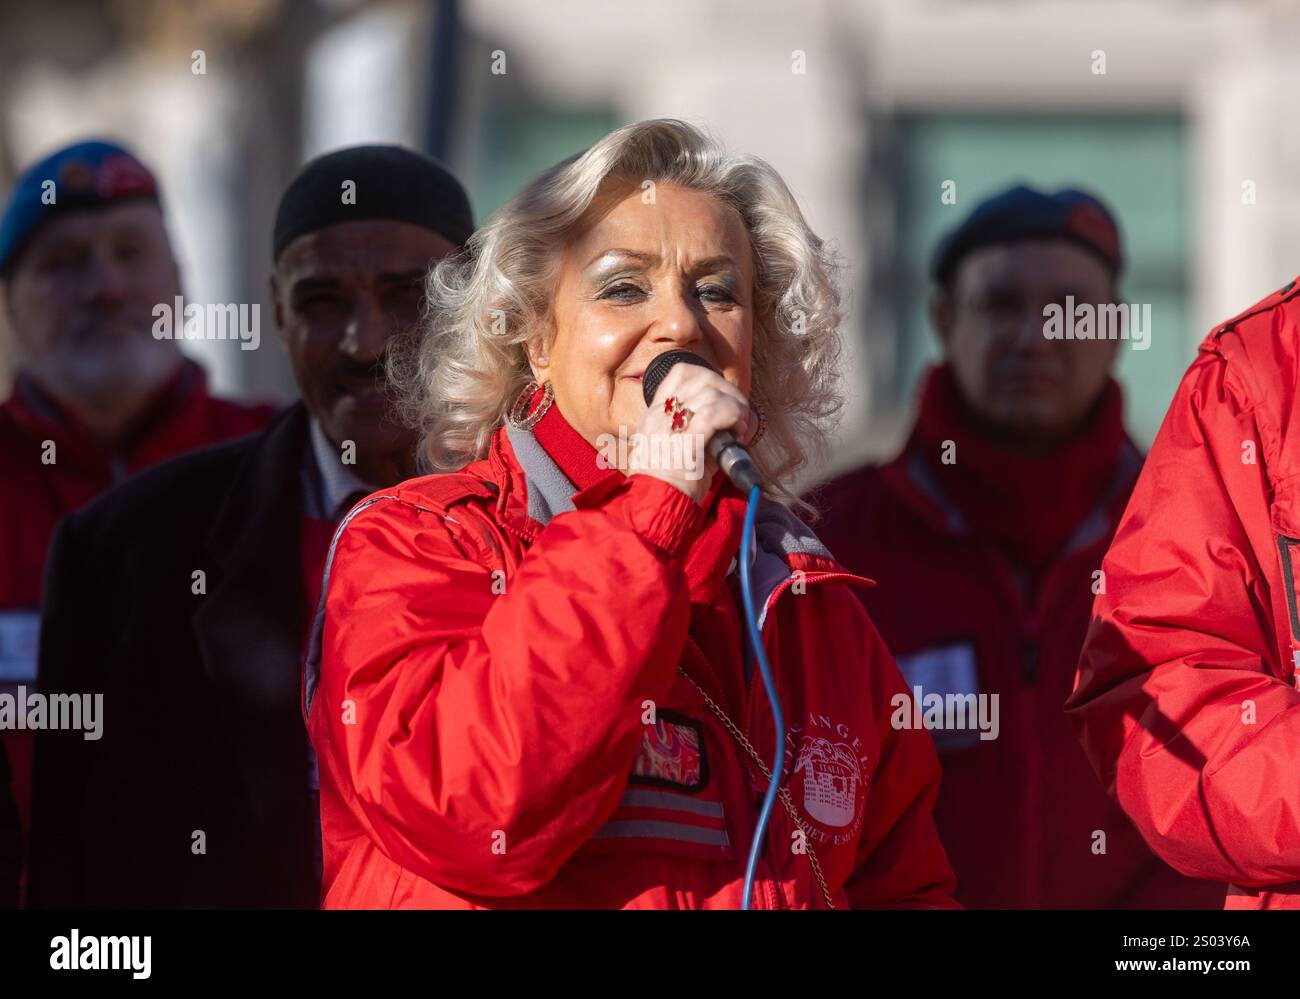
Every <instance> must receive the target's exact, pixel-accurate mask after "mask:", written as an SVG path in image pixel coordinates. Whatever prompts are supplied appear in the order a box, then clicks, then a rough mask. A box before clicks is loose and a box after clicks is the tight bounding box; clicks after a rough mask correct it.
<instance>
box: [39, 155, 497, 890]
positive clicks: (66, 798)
mask: <svg viewBox="0 0 1300 999" xmlns="http://www.w3.org/2000/svg"><path fill="white" fill-rule="evenodd" d="M472 231H473V222H472V218H471V214H470V208H469V201H468V197H467V196H466V194H465V191H464V189H463V188H462V187H461V185H460V184H459V183H458V182H457V181H456V179H455V178H454V177H452V176H451V174H449V173H448V172H447V171H446V170H444V169H443V168H442V167H441V166H440V165H438V164H437V163H435V162H434V161H433V160H431V159H429V158H427V157H425V156H423V155H421V154H419V153H415V152H412V151H410V150H406V149H402V148H399V147H396V146H359V147H355V148H350V149H344V150H340V151H338V152H335V153H331V154H329V155H327V156H323V157H321V158H319V159H317V160H314V161H312V162H311V163H309V164H308V165H307V166H306V167H304V168H303V170H302V171H301V172H300V173H299V174H298V176H297V177H296V178H295V179H294V181H293V182H292V183H291V184H290V186H289V188H288V189H287V191H286V192H285V194H284V196H283V198H282V199H281V202H280V206H279V210H278V212H277V216H276V220H275V231H274V239H273V244H274V245H273V252H274V259H275V271H274V275H273V276H272V278H271V293H272V298H273V300H274V305H275V322H276V326H277V328H278V329H279V331H280V333H281V335H282V337H283V342H284V345H285V347H286V349H287V351H288V353H289V357H290V359H291V361H292V365H293V371H294V377H295V380H296V381H297V383H298V388H299V390H300V391H301V394H302V401H301V402H299V403H297V404H295V405H294V406H292V407H290V408H289V409H288V410H286V411H285V412H284V413H282V414H281V415H280V416H279V417H278V418H277V419H276V420H275V422H274V423H272V424H271V426H270V427H268V428H267V429H266V430H265V431H263V432H262V433H261V434H258V435H257V436H255V437H251V438H248V439H247V440H243V441H238V442H234V443H231V444H226V445H222V446H220V447H215V448H210V449H207V450H205V451H203V452H201V453H198V454H194V455H189V456H186V457H184V458H181V459H178V460H176V461H173V462H168V463H166V464H164V465H163V466H162V467H160V468H157V469H155V470H153V471H152V472H150V473H149V474H147V475H144V476H141V477H140V478H138V479H137V480H135V481H134V482H131V483H129V484H127V485H126V486H125V487H123V488H121V489H118V490H114V491H113V492H112V493H110V494H109V495H107V496H105V497H104V498H103V499H101V500H100V501H99V502H97V503H95V504H94V505H93V506H91V507H90V508H88V509H87V510H85V511H84V512H82V513H79V514H76V515H75V516H73V517H71V518H69V519H68V520H67V521H66V522H65V523H64V525H63V527H62V528H61V529H60V531H59V533H58V535H57V536H56V538H55V541H54V544H53V548H52V552H51V557H50V572H49V576H48V582H47V588H46V627H45V628H44V629H43V630H42V635H41V647H40V685H41V690H42V692H43V693H58V692H94V693H102V694H103V700H104V711H105V714H106V723H105V729H104V734H103V737H102V738H101V739H100V740H98V741H85V740H83V739H82V738H81V734H80V733H77V732H42V733H41V734H40V735H39V736H38V739H37V749H36V773H35V789H34V796H33V821H32V827H33V828H32V851H31V853H32V862H31V885H30V890H29V893H28V902H29V905H31V906H34V907H92V908H102V907H110V908H111V907H158V908H176V907H205V908H206V907H235V908H268V907H293V908H315V907H316V906H317V905H318V903H319V889H320V865H321V858H320V852H319V851H320V825H319V817H318V805H317V795H316V783H315V763H314V758H313V757H312V755H311V751H310V745H309V742H308V739H307V733H306V729H305V727H304V725H303V719H302V711H301V701H300V699H299V690H300V688H299V683H300V664H301V661H302V645H303V638H304V635H305V634H306V631H307V627H308V625H309V623H310V619H311V616H312V614H313V613H314V610H315V607H316V603H317V599H318V595H319V589H320V582H321V573H322V570H323V567H324V564H325V556H326V551H327V549H328V546H329V542H330V539H331V537H332V535H333V531H334V528H335V526H336V524H337V523H338V521H339V520H340V519H341V517H342V516H343V514H344V513H346V512H347V510H348V509H349V508H350V506H352V505H353V504H354V503H355V502H356V501H357V500H358V499H360V498H361V497H362V496H364V495H365V494H366V493H368V492H371V491H373V490H375V489H377V488H380V487H385V486H390V485H393V484H395V483H396V482H398V481H400V480H401V479H404V478H408V477H410V476H411V475H413V474H414V473H415V470H416V469H415V457H416V455H415V451H416V441H417V435H416V433H415V432H414V431H413V430H411V429H409V428H407V427H405V426H403V425H401V424H400V422H399V421H398V420H397V419H396V418H395V417H394V416H393V415H392V414H391V412H390V405H389V392H388V391H387V390H388V386H387V385H386V383H385V359H386V355H387V352H388V350H389V347H390V344H391V343H392V342H393V340H394V338H395V337H397V336H401V335H406V334H410V333H413V332H414V331H416V330H417V328H418V324H419V318H420V312H421V308H422V304H423V299H424V281H425V277H426V274H427V272H428V270H429V268H430V266H431V265H433V264H434V263H436V262H437V261H438V260H439V259H441V258H442V257H444V256H446V255H448V254H451V253H455V252H457V251H458V250H459V249H460V248H461V247H462V245H463V244H464V243H465V241H466V240H467V239H468V238H469V236H470V234H471V232H472ZM106 594H112V597H111V598H109V597H107V596H106Z"/></svg>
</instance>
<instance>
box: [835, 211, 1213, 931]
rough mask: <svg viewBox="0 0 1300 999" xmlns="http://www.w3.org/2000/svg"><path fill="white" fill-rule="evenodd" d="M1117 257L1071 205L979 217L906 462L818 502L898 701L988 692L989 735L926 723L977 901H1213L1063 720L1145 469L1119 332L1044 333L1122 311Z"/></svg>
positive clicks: (962, 866)
mask: <svg viewBox="0 0 1300 999" xmlns="http://www.w3.org/2000/svg"><path fill="white" fill-rule="evenodd" d="M1122 264H1123V259H1122V255H1121V248H1120V238H1119V230H1118V227H1117V226H1116V224H1115V221H1114V219H1113V218H1112V216H1111V214H1110V212H1109V211H1107V209H1106V208H1105V207H1104V206H1103V205H1102V204H1101V203H1100V202H1098V201H1097V200H1096V199H1095V198H1092V197H1090V196H1089V195H1086V194H1084V193H1082V192H1079V191H1073V190H1063V191H1059V192H1057V193H1055V194H1043V193H1040V192H1037V191H1034V190H1031V189H1029V188H1027V187H1015V188H1012V189H1010V190H1007V191H1004V192H1002V193H1000V194H998V195H996V196H995V197H992V198H990V199H988V200H987V201H985V202H984V203H982V204H980V205H979V206H978V207H976V208H975V210H974V211H973V212H972V213H971V214H970V216H969V217H968V218H967V219H966V220H965V221H964V222H963V223H962V224H961V225H960V226H958V227H957V228H956V229H955V230H953V231H952V232H951V233H950V234H949V235H948V236H947V237H946V238H945V239H944V240H943V241H942V243H941V244H940V245H939V247H938V249H937V252H936V254H935V256H934V260H933V278H934V280H935V282H936V284H937V292H936V294H935V296H934V300H933V306H932V315H931V318H932V321H933V325H934V328H935V330H936V332H937V333H938V337H939V341H940V344H941V347H942V352H943V363H941V364H940V365H939V366H937V367H935V368H934V369H932V370H931V371H930V372H928V374H927V375H926V377H925V381H924V385H923V387H922V390H921V395H920V407H919V413H918V416H917V420H916V424H915V426H914V427H913V430H912V433H911V436H910V438H909V440H908V442H907V444H906V446H905V447H904V449H903V452H902V454H901V455H899V456H898V457H897V458H896V459H894V460H893V461H892V462H890V463H888V464H886V465H884V466H881V467H874V466H873V467H867V468H863V469H859V470H857V471H854V472H851V473H849V474H848V475H845V476H843V477H842V478H839V479H837V480H836V481H834V482H832V483H831V484H829V485H828V486H827V487H825V488H824V489H823V490H822V491H821V492H820V494H819V495H818V496H817V497H816V499H815V502H816V503H817V505H818V506H819V507H821V508H822V509H823V510H825V512H826V518H825V521H824V523H823V524H822V527H821V530H819V532H818V533H819V534H820V536H821V537H822V539H823V540H824V541H825V542H826V544H827V545H828V546H829V548H830V549H831V551H832V552H833V553H834V554H835V555H836V557H837V558H838V559H839V560H840V561H841V562H843V563H844V564H845V565H846V566H847V567H848V568H849V569H851V570H852V571H854V572H858V573H861V574H862V575H865V576H869V577H871V578H873V579H875V580H876V582H877V586H876V587H875V588H874V589H872V590H870V591H861V596H862V599H863V601H864V603H865V604H866V605H867V608H868V610H869V611H870V613H871V617H872V620H874V621H876V622H877V624H878V626H879V627H880V630H881V632H882V633H883V635H884V637H885V640H886V642H887V643H888V644H889V646H890V648H891V650H892V651H893V653H894V654H895V656H896V657H897V659H898V664H899V667H900V669H902V671H903V673H904V676H905V677H906V678H907V680H908V683H909V687H912V688H913V690H914V691H915V690H916V689H917V688H919V689H920V691H921V698H922V699H923V698H924V697H925V696H926V695H931V694H938V695H940V696H942V697H944V698H945V703H947V701H946V699H947V698H948V697H949V696H950V695H954V696H957V697H962V696H963V695H975V697H976V698H978V697H980V696H984V695H995V696H996V698H997V700H996V701H993V700H992V699H991V698H988V699H986V700H985V701H984V704H985V705H987V708H988V711H989V713H990V714H991V715H992V716H993V717H996V718H997V719H998V722H997V724H996V725H994V726H988V727H986V728H985V729H984V730H983V731H981V730H980V729H978V728H976V727H975V726H974V725H973V724H971V725H967V726H966V727H965V728H961V729H956V728H935V729H934V730H932V735H933V737H934V740H935V744H936V746H937V748H938V749H939V751H940V756H941V760H942V763H943V771H944V773H943V785H942V788H941V790H940V796H939V802H938V804H937V806H936V808H935V820H936V822H937V823H938V826H939V832H940V835H941V837H942V839H943V843H944V846H945V847H946V849H947V851H948V855H949V858H950V860H951V862H952V865H953V869H954V870H955V871H956V874H957V897H958V899H959V901H961V902H963V903H965V904H966V905H968V906H972V907H1007V908H1012V907H1014V908H1022V907H1023V908H1039V907H1065V906H1071V907H1075V906H1077V907H1099V908H1110V907H1143V906H1153V907H1162V906H1170V907H1173V906H1177V907H1191V906H1199V905H1204V906H1209V905H1217V904H1219V903H1220V902H1221V900H1222V896H1223V890H1222V888H1221V887H1220V888H1217V889H1216V887H1215V886H1214V885H1210V884H1207V883H1204V882H1194V881H1191V880H1188V879H1185V878H1182V877H1181V876H1179V875H1177V874H1175V872H1174V871H1173V870H1171V869H1170V868H1168V867H1167V866H1165V865H1164V864H1163V863H1162V862H1161V861H1160V860H1158V859H1157V858H1156V857H1155V856H1154V855H1153V854H1152V853H1151V852H1150V851H1149V850H1148V849H1147V847H1146V846H1145V845H1144V844H1143V842H1142V840H1141V839H1140V838H1139V837H1138V835H1137V834H1136V832H1135V831H1134V829H1133V828H1132V826H1131V825H1130V824H1129V822H1128V820H1127V819H1126V818H1125V817H1124V815H1123V813H1122V812H1120V811H1119V810H1118V809H1117V808H1116V807H1115V806H1114V804H1113V803H1111V802H1110V801H1109V800H1108V799H1107V798H1106V796H1105V794H1104V793H1103V791H1102V788H1101V786H1100V785H1099V784H1098V782H1097V780H1096V779H1095V777H1094V775H1093V773H1092V771H1091V770H1090V769H1089V767H1088V763H1087V760H1086V759H1085V757H1084V755H1083V753H1082V752H1081V750H1080V747H1079V745H1078V743H1077V741H1076V739H1075V737H1074V734H1073V732H1072V730H1071V729H1070V727H1069V725H1068V723H1067V721H1066V718H1065V715H1064V712H1063V709H1062V705H1063V703H1064V701H1065V699H1066V697H1067V696H1068V695H1069V693H1070V690H1071V687H1072V682H1073V676H1074V669H1075V664H1076V662H1077V661H1078V656H1079V649H1080V646H1081V644H1082V641H1083V636H1084V631H1085V629H1086V628H1087V625H1088V617H1089V609H1090V607H1091V605H1092V599H1093V595H1094V594H1095V593H1096V592H1097V587H1098V586H1100V585H1104V580H1103V579H1102V577H1100V575H1099V574H1098V573H1097V570H1098V568H1099V565H1100V561H1101V556H1102V553H1103V552H1104V551H1105V549H1106V546H1107V544H1108V543H1109V540H1110V537H1111V535H1112V533H1113V532H1114V529H1115V524H1116V521H1117V519H1118V517H1119V515H1120V513H1121V511H1122V510H1123V509H1124V505H1125V503H1126V502H1127V499H1128V495H1129V492H1130V491H1131V489H1132V487H1133V482H1134V479H1135V478H1136V476H1137V473H1138V470H1139V468H1140V467H1141V456H1140V455H1139V453H1138V451H1137V450H1136V448H1135V447H1134V446H1133V444H1132V443H1131V441H1130V440H1129V438H1128V436H1127V434H1126V433H1125V430H1124V423H1123V401H1122V397H1121V392H1120V388H1119V386H1118V384H1117V383H1116V382H1115V381H1114V380H1113V379H1112V378H1111V376H1110V372H1111V368H1112V366H1113V365H1114V363H1115V359H1116V355H1117V349H1118V346H1119V343H1120V340H1118V339H1114V338H1100V339H1070V338H1067V337H1065V336H1049V335H1048V332H1047V331H1048V322H1049V317H1050V316H1051V315H1052V314H1053V312H1055V314H1056V316H1057V318H1058V319H1061V318H1063V317H1062V315H1061V310H1064V311H1065V312H1071V313H1072V312H1073V310H1074V309H1076V308H1077V307H1078V306H1081V305H1084V306H1089V307H1092V308H1094V309H1096V308H1097V307H1098V306H1100V305H1102V304H1105V303H1116V302H1118V297H1117V296H1118V286H1117V285H1118V279H1119V275H1120V272H1121V269H1122ZM1071 318H1072V317H1071ZM1095 329H1096V327H1094V330H1095ZM1052 331H1053V332H1055V333H1061V332H1063V331H1062V329H1061V328H1060V325H1059V324H1058V326H1057V327H1056V328H1054V329H1053V330H1052ZM1110 332H1111V334H1112V336H1115V335H1119V334H1121V333H1123V332H1124V331H1123V330H1121V329H1114V330H1111V331H1110ZM923 703H924V701H923ZM967 703H975V702H973V701H970V702H967Z"/></svg>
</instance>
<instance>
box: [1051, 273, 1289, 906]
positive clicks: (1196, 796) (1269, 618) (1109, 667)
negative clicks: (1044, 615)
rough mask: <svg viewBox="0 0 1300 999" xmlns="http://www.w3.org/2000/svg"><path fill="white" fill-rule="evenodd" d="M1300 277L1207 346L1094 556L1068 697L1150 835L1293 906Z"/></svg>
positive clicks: (1182, 865)
mask: <svg viewBox="0 0 1300 999" xmlns="http://www.w3.org/2000/svg"><path fill="white" fill-rule="evenodd" d="M1298 330H1300V288H1297V286H1296V282H1295V281H1292V282H1291V283H1290V284H1288V285H1287V286H1286V287H1285V288H1283V289H1282V290H1281V291H1280V292H1277V293H1276V294H1273V295H1271V296H1269V297H1268V298H1266V299H1264V300H1263V301H1262V302H1260V303H1259V304H1257V305H1255V306H1253V307H1252V308H1250V309H1248V310H1247V311H1246V312H1244V313H1242V314H1241V315H1240V316H1238V317H1237V318H1235V319H1232V320H1229V321H1228V322H1227V323H1225V324H1223V325H1222V326H1220V327H1218V328H1217V329H1215V330H1214V331H1213V332H1211V333H1210V335H1209V336H1208V337H1207V338H1206V339H1205V341H1204V342H1203V343H1202V344H1201V348H1200V352H1199V353H1198V355H1197V357H1196V360H1195V361H1193V362H1192V365H1191V367H1190V368H1189V369H1188V371H1187V374H1186V375H1185V376H1184V378H1183V381H1182V384H1181V386H1180V387H1179V389H1178V393H1177V395H1176V396H1175V397H1174V401H1173V403H1172V404H1171V405H1170V407H1169V412H1168V414H1167V415H1166V417H1165V421H1164V424H1163V425H1162V427H1161V428H1160V433H1159V435H1158V436H1157V437H1156V440H1155V444H1154V445H1153V446H1152V449H1151V455H1150V457H1149V458H1148V459H1147V464H1146V468H1145V469H1144V470H1143V472H1142V477H1141V478H1140V479H1139V480H1138V484H1137V488H1136V490H1135V491H1134V493H1133V500H1132V502H1131V503H1130V505H1129V507H1128V510H1127V511H1126V512H1125V514H1124V519H1123V521H1122V522H1121V524H1120V526H1119V530H1118V532H1117V533H1116V535H1115V543H1114V544H1113V545H1112V546H1111V549H1110V551H1109V553H1108V554H1107V555H1106V560H1105V562H1104V563H1103V564H1102V568H1103V569H1104V571H1105V573H1106V584H1107V585H1106V592H1105V593H1103V594H1100V595H1099V596H1098V598H1097V603H1096V606H1095V608H1094V610H1093V619H1092V625H1091V628H1090V629H1089V632H1088V640H1087V645H1086V647H1085V648H1084V652H1083V657H1082V659H1081V661H1080V665H1079V675H1078V681H1077V689H1076V690H1075V692H1074V695H1073V697H1071V699H1070V703H1069V705H1068V708H1069V711H1070V714H1071V716H1072V718H1073V720H1074V722H1075V724H1076V726H1077V728H1078V730H1079V733H1080V735H1081V737H1082V739H1083V744H1084V747H1085V748H1086V750H1087V752H1088V755H1089V757H1090V758H1091V760H1092V763H1093V766H1095V767H1096V769H1097V772H1098V773H1099V774H1100V775H1101V779H1102V781H1103V782H1104V783H1105V785H1106V788H1107V789H1108V790H1109V791H1110V792H1111V793H1112V794H1113V795H1114V796H1115V797H1116V798H1117V799H1118V801H1119V803H1120V804H1121V805H1123V807H1124V810H1125V811H1127V812H1128V814H1129V815H1130V816H1131V817H1132V819H1133V821H1134V822H1135V823H1136V824H1137V826H1138V828H1139V829H1141V830H1142V833H1143V835H1144V836H1145V837H1146V839H1147V841H1148V842H1149V843H1150V844H1151V845H1152V847H1153V848H1154V849H1155V850H1156V851H1157V852H1158V853H1159V854H1160V855H1161V856H1162V857H1164V858H1165V859H1166V860H1167V861H1168V862H1169V863H1170V864H1172V865H1173V866H1174V867H1176V868H1178V869H1179V870H1181V871H1185V872H1187V873H1188V874H1193V875H1195V876H1197V877H1202V878H1213V879H1214V880H1216V881H1219V882H1223V883H1227V884H1228V885H1230V886H1237V887H1230V888H1229V890H1228V900H1227V905H1228V907H1229V908H1283V907H1284V908H1300V693H1297V691H1296V686H1295V677H1296V657H1297V655H1298V654H1300V618H1297V610H1296V608H1297V603H1296V589H1295V583H1296V579H1295V569H1296V555H1297V546H1300V488H1298V487H1297V483H1300V475H1298V473H1300V407H1297V401H1298V400H1297V395H1296V374H1297V371H1300V340H1298V339H1297V331H1298Z"/></svg>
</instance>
